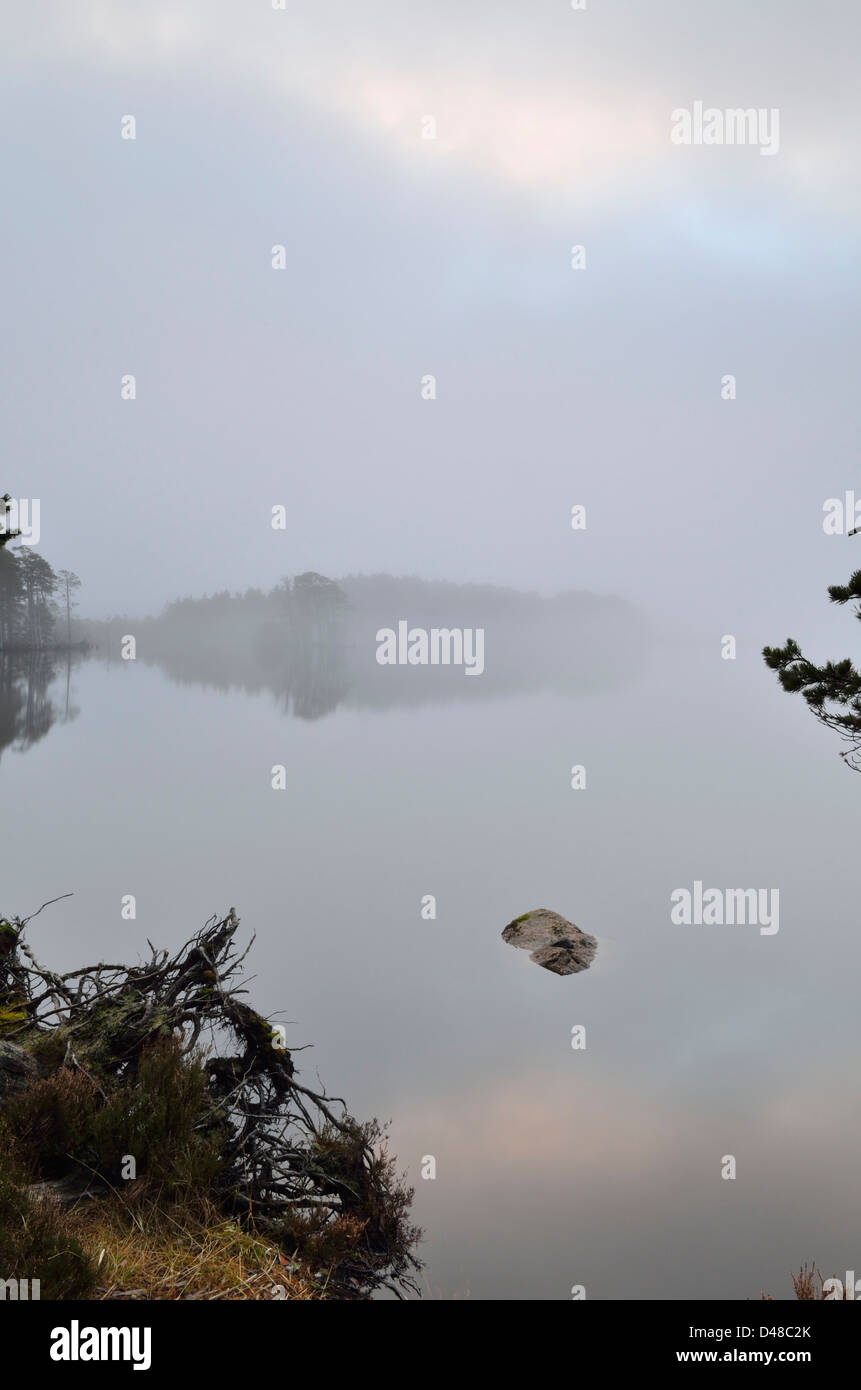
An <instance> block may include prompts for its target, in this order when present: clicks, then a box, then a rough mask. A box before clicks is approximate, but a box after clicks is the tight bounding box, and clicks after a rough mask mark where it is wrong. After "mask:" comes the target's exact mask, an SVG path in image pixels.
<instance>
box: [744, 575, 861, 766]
mask: <svg viewBox="0 0 861 1390" xmlns="http://www.w3.org/2000/svg"><path fill="white" fill-rule="evenodd" d="M828 595H829V598H830V599H831V602H832V603H839V604H844V603H849V602H850V601H852V600H854V601H855V602H856V603H857V604H858V607H857V608H856V610H855V617H856V618H858V619H859V620H861V570H856V571H855V573H854V574H853V575H852V578H851V579H850V580H849V583H848V584H845V585H844V584H832V585H830V587H829V589H828ZM762 654H763V657H764V658H765V664H766V666H769V667H770V668H771V670H772V671H776V672H777V677H778V680H779V681H780V684H781V685H782V686H783V689H784V690H788V691H789V692H790V693H795V692H797V691H800V692H801V694H802V695H803V696H804V698H805V700H806V701H807V704H808V706H809V708H810V709H811V710H812V711H813V714H814V715H815V716H816V718H817V719H818V720H819V722H820V724H824V725H825V726H826V728H829V729H834V730H836V731H837V733H839V734H840V737H841V738H842V739H844V740H846V742H848V743H849V744H850V747H849V748H847V749H846V750H845V751H844V752H842V753H841V754H840V756H841V758H843V760H844V761H845V762H846V764H847V765H848V766H849V767H851V768H852V769H853V771H854V772H861V672H859V671H858V670H857V669H856V668H855V666H853V664H852V662H851V660H850V659H849V658H848V657H846V658H845V659H844V660H843V661H828V662H826V663H825V665H824V666H817V664H816V663H815V662H814V661H810V660H809V659H808V658H807V657H806V656H805V655H804V654H803V652H802V651H801V648H800V647H799V645H798V643H797V642H795V641H794V640H793V639H792V638H791V637H788V638H787V640H786V645H785V646H783V647H764V648H763V653H762Z"/></svg>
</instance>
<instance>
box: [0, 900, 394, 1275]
mask: <svg viewBox="0 0 861 1390" xmlns="http://www.w3.org/2000/svg"><path fill="white" fill-rule="evenodd" d="M39 910H40V911H41V909H39ZM35 915H36V914H35V913H34V914H32V916H35ZM31 920H32V917H31V918H26V919H20V918H14V919H13V920H12V921H11V922H7V921H4V922H0V1030H2V1036H3V1039H4V1042H9V1043H12V1044H16V1045H17V1046H18V1047H20V1048H22V1049H24V1050H25V1051H26V1052H27V1053H29V1054H30V1056H32V1057H33V1058H35V1059H37V1062H38V1066H39V1069H40V1075H41V1076H46V1075H50V1074H51V1073H52V1072H53V1073H56V1072H57V1071H58V1069H64V1071H66V1072H68V1071H72V1072H75V1073H79V1074H80V1075H81V1076H83V1077H84V1078H86V1081H87V1082H88V1083H89V1084H90V1086H91V1087H92V1088H93V1089H94V1090H95V1092H97V1094H98V1096H99V1097H100V1098H101V1101H102V1102H104V1103H105V1105H107V1104H109V1103H111V1101H112V1098H113V1097H115V1096H116V1095H117V1094H126V1095H127V1094H130V1093H133V1092H134V1091H135V1088H136V1087H139V1086H140V1085H141V1079H142V1075H143V1070H144V1069H145V1068H146V1066H147V1058H148V1057H151V1056H152V1052H153V1049H154V1048H157V1047H159V1046H162V1047H164V1046H171V1047H173V1048H174V1049H175V1051H176V1053H177V1054H178V1055H179V1057H181V1059H182V1065H183V1066H185V1067H187V1068H192V1067H198V1068H199V1069H200V1071H201V1073H202V1076H203V1078H204V1081H203V1084H202V1087H201V1103H200V1106H199V1113H197V1115H196V1116H195V1119H194V1129H195V1131H196V1132H198V1133H199V1134H204V1135H206V1136H208V1137H209V1138H212V1137H213V1136H214V1137H215V1139H216V1140H217V1149H218V1164H217V1172H216V1174H215V1176H214V1177H213V1178H212V1180H211V1190H210V1192H209V1193H208V1195H209V1196H210V1197H214V1198H215V1200H217V1202H218V1204H219V1205H220V1207H221V1208H222V1209H223V1210H225V1211H228V1212H230V1213H231V1214H233V1215H236V1216H238V1217H239V1218H241V1219H243V1220H247V1221H248V1222H249V1223H251V1224H253V1226H254V1227H255V1229H257V1230H261V1231H263V1232H265V1233H266V1234H268V1235H271V1236H272V1237H273V1238H274V1239H276V1240H278V1241H279V1242H280V1243H281V1245H282V1247H283V1248H284V1249H285V1250H286V1249H290V1250H293V1251H296V1250H301V1251H302V1253H303V1254H304V1255H305V1256H306V1257H307V1258H309V1259H312V1260H313V1261H314V1262H315V1265H319V1266H323V1267H324V1268H325V1269H326V1277H327V1289H328V1291H329V1294H330V1295H331V1296H335V1297H341V1298H344V1297H346V1298H363V1297H367V1296H368V1295H369V1294H370V1293H371V1292H373V1291H374V1290H375V1289H378V1288H381V1287H386V1288H388V1289H390V1290H392V1291H393V1292H395V1293H397V1294H400V1293H401V1292H402V1290H403V1289H414V1287H415V1286H414V1283H413V1275H414V1273H415V1272H416V1271H417V1270H418V1268H419V1264H418V1261H417V1260H416V1258H415V1256H414V1254H413V1249H414V1246H415V1244H416V1242H417V1240H418V1239H419V1236H420V1232H419V1231H418V1230H417V1229H416V1228H415V1227H413V1226H411V1225H409V1223H408V1213H409V1207H410V1203H411V1200H412V1195H413V1194H412V1190H411V1189H409V1188H407V1187H405V1186H404V1184H403V1182H402V1180H401V1179H400V1178H399V1177H398V1175H397V1173H396V1172H395V1169H394V1162H393V1160H392V1159H391V1158H389V1156H388V1154H387V1152H386V1148H385V1134H384V1130H383V1129H382V1127H381V1126H380V1125H379V1124H378V1123H377V1121H374V1120H372V1121H370V1122H365V1123H360V1122H359V1121H358V1120H356V1119H354V1118H353V1117H352V1116H351V1115H350V1114H349V1113H348V1112H347V1109H346V1106H345V1104H344V1102H343V1101H342V1100H340V1099H339V1098H338V1097H333V1096H328V1095H326V1094H325V1093H324V1092H317V1091H314V1090H311V1089H309V1088H308V1087H306V1086H304V1085H302V1084H301V1083H300V1081H299V1080H298V1078H297V1075H296V1068H295V1066H294V1063H293V1058H292V1056H291V1054H290V1052H289V1051H288V1050H287V1048H286V1047H285V1046H284V1045H283V1040H282V1035H281V1032H280V1030H278V1029H275V1028H272V1027H271V1026H270V1024H269V1023H268V1022H267V1020H266V1019H265V1018H264V1017H262V1015H260V1014H259V1013H257V1012H256V1011H255V1010H254V1009H253V1008H251V1007H250V1005H249V1004H247V1003H246V1002H244V1000H243V999H242V997H241V996H243V995H245V994H246V993H247V991H246V990H245V989H243V988H242V978H243V977H242V973H241V968H242V965H243V962H244V960H245V958H246V956H247V954H248V951H249V950H250V949H251V945H253V938H252V941H251V942H250V943H249V945H248V947H247V948H246V949H245V950H244V951H242V952H240V951H239V950H238V948H237V946H236V944H235V936H236V932H237V929H238V927H239V919H238V918H237V916H236V913H235V912H234V910H233V909H232V908H231V909H230V911H229V912H228V914H227V916H226V917H223V918H220V919H217V918H211V919H210V920H209V921H208V922H207V923H206V924H205V926H204V927H203V929H202V930H201V931H200V932H198V933H197V935H196V936H194V937H193V938H192V939H191V940H190V941H188V942H187V943H186V944H185V945H184V946H183V947H182V949H181V950H180V951H178V952H177V953H176V954H174V955H170V954H169V953H168V952H167V951H159V950H156V949H155V947H153V946H152V943H151V942H148V945H149V947H150V951H151V955H150V958H149V959H148V960H146V961H145V962H144V963H143V964H141V965H137V966H127V965H123V964H107V963H104V962H102V963H100V964H98V965H93V966H87V967H84V968H83V969H77V970H72V971H67V972H66V973H64V974H58V973H57V972H55V971H52V970H49V969H47V968H46V967H45V966H44V965H42V964H41V963H40V962H39V961H38V960H37V958H36V956H35V954H34V952H33V950H32V949H31V947H30V946H29V945H28V944H27V942H25V940H24V932H25V929H26V927H27V924H28V922H29V921H31ZM202 1037H205V1038H206V1040H207V1044H208V1045H207V1046H206V1047H205V1048H204V1047H202V1046H201V1038H202ZM101 1166H102V1167H104V1165H101ZM99 1167H100V1165H99V1163H98V1162H97V1163H96V1168H97V1169H98V1168H99Z"/></svg>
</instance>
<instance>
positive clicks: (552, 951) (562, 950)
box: [502, 907, 598, 975]
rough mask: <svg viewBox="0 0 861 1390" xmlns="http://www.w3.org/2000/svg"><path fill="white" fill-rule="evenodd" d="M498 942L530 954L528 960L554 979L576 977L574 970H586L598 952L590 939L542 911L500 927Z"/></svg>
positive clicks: (537, 910) (590, 937)
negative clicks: (556, 976) (546, 971)
mask: <svg viewBox="0 0 861 1390" xmlns="http://www.w3.org/2000/svg"><path fill="white" fill-rule="evenodd" d="M502 939H503V941H507V942H508V944H509V946H518V947H519V948H520V949H521V950H524V951H529V952H531V954H530V957H529V959H530V960H534V961H535V964H536V965H542V966H543V967H544V969H545V970H552V971H553V974H554V975H576V974H577V972H578V970H588V969H589V966H590V965H591V964H592V961H593V960H594V959H595V952H596V951H597V949H598V942H597V941H596V940H595V938H594V936H590V935H589V933H588V932H585V931H581V930H580V928H579V927H576V926H575V925H574V923H573V922H567V921H566V920H565V918H564V917H560V916H559V913H558V912H550V911H548V909H547V908H546V907H538V908H536V909H535V911H534V912H524V914H523V916H522V917H515V919H514V921H513V922H509V924H508V926H507V927H503V929H502Z"/></svg>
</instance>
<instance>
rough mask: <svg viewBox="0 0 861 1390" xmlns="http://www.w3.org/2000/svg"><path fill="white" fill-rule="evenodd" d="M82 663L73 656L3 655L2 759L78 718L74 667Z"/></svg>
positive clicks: (0, 673) (0, 662)
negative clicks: (5, 751) (6, 751)
mask: <svg viewBox="0 0 861 1390" xmlns="http://www.w3.org/2000/svg"><path fill="white" fill-rule="evenodd" d="M79 659H80V657H79V655H78V654H77V653H76V654H73V653H72V652H65V653H63V654H62V655H61V656H58V655H55V654H53V653H51V652H45V651H41V652H18V653H9V654H0V756H2V751H3V749H5V748H14V749H16V750H18V751H20V750H22V749H25V748H29V747H31V745H32V744H34V743H38V742H39V740H40V739H42V738H44V737H45V735H46V734H47V733H48V731H49V730H50V729H51V728H52V727H53V725H54V724H55V723H56V722H57V720H58V719H59V720H62V721H63V723H67V722H69V721H70V720H72V719H75V718H76V717H77V715H78V712H79V711H78V709H77V708H76V707H75V706H74V705H73V704H72V701H71V688H72V664H73V661H74V662H77V661H78V660H79ZM55 687H56V688H55Z"/></svg>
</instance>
